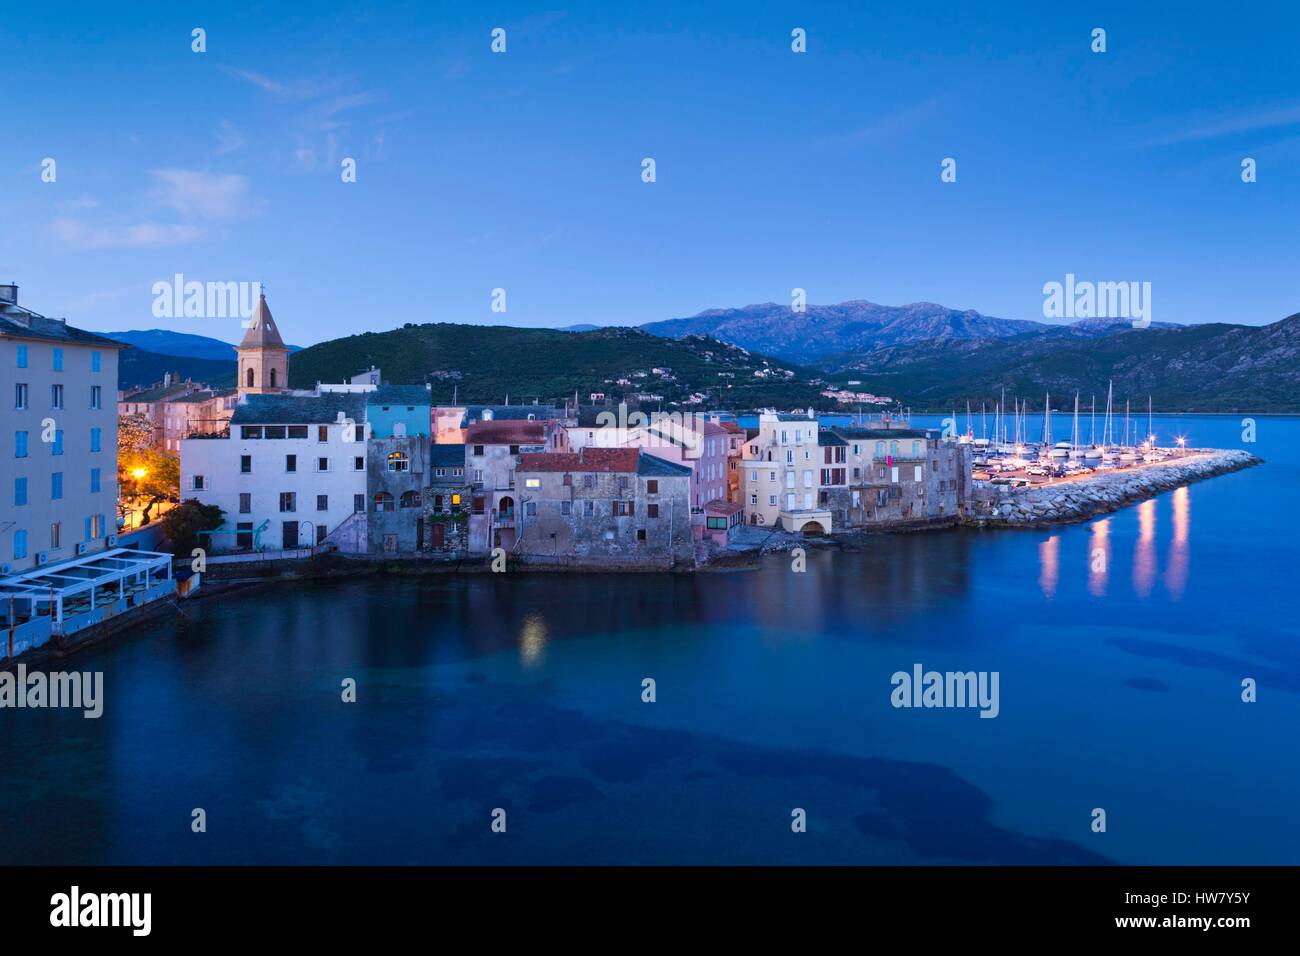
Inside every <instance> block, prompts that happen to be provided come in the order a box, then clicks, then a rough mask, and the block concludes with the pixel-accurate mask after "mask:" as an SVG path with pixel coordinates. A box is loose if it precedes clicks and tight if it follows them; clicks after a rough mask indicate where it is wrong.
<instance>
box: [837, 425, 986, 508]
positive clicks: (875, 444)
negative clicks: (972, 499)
mask: <svg viewBox="0 0 1300 956" xmlns="http://www.w3.org/2000/svg"><path fill="white" fill-rule="evenodd" d="M819 439H820V443H821V446H822V451H823V462H822V468H823V474H822V479H823V480H822V485H821V488H820V490H819V504H821V505H822V506H823V507H825V508H827V509H828V510H830V511H831V512H832V514H833V515H834V517H835V520H836V521H837V522H838V523H839V526H840V527H841V528H844V529H849V528H868V527H873V526H881V525H891V524H909V523H916V522H936V521H943V520H946V519H951V518H954V517H956V516H957V515H958V514H959V513H960V511H961V509H962V508H963V507H965V504H966V501H967V499H968V497H969V494H970V489H971V477H970V475H971V456H970V446H969V445H967V444H963V443H959V442H955V441H945V440H943V439H941V438H940V437H939V433H938V432H937V431H934V430H925V429H914V428H909V427H906V426H900V425H896V424H892V423H883V422H882V423H880V424H879V425H877V426H875V427H861V426H846V427H837V428H834V429H829V430H826V431H823V432H821V434H820V436H819Z"/></svg>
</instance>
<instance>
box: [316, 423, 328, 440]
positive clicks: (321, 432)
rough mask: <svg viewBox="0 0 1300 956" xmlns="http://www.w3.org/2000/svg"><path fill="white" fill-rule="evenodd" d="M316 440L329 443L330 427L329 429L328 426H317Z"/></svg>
mask: <svg viewBox="0 0 1300 956" xmlns="http://www.w3.org/2000/svg"><path fill="white" fill-rule="evenodd" d="M316 440H317V441H329V440H330V427H329V426H328V425H317V426H316Z"/></svg>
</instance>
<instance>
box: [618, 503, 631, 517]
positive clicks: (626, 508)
mask: <svg viewBox="0 0 1300 956" xmlns="http://www.w3.org/2000/svg"><path fill="white" fill-rule="evenodd" d="M614 516H615V517H616V518H630V517H631V516H632V502H630V501H615V502H614Z"/></svg>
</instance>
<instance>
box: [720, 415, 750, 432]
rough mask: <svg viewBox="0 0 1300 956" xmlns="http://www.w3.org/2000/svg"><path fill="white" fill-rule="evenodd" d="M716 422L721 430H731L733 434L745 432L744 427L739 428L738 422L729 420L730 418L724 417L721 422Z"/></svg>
mask: <svg viewBox="0 0 1300 956" xmlns="http://www.w3.org/2000/svg"><path fill="white" fill-rule="evenodd" d="M718 424H719V425H721V426H722V430H723V431H726V432H731V433H732V434H734V435H743V434H745V429H743V428H741V427H740V426H739V425H738V424H736V423H735V422H733V421H731V420H730V419H726V420H723V421H721V422H718Z"/></svg>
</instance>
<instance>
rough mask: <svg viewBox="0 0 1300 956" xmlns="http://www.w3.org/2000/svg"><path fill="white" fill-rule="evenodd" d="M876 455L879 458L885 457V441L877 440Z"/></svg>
mask: <svg viewBox="0 0 1300 956" xmlns="http://www.w3.org/2000/svg"><path fill="white" fill-rule="evenodd" d="M876 457H877V458H884V457H885V443H884V442H883V441H878V442H876Z"/></svg>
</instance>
